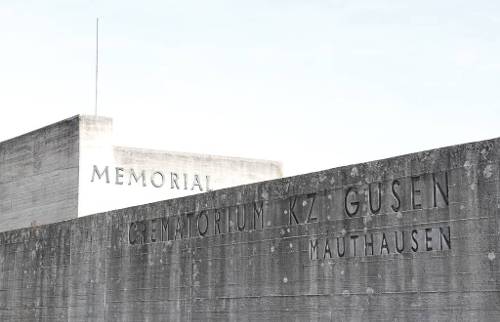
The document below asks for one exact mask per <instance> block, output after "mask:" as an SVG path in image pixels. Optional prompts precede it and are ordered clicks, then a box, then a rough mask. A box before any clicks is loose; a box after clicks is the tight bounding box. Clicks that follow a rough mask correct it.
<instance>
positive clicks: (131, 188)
mask: <svg viewBox="0 0 500 322" xmlns="http://www.w3.org/2000/svg"><path fill="white" fill-rule="evenodd" d="M80 124H81V129H80V133H81V134H80V138H81V139H80V150H81V153H80V182H79V216H86V215H89V214H94V213H98V212H103V211H109V210H114V209H119V208H125V207H129V206H135V205H140V204H145V203H149V202H154V201H159V200H165V199H171V198H177V197H181V196H186V195H192V194H196V193H202V192H206V191H208V190H215V189H221V188H227V187H232V186H237V185H242V184H247V183H252V182H258V181H264V180H270V179H276V178H280V177H281V176H282V173H281V165H280V164H279V163H277V162H273V161H266V160H253V159H243V158H234V157H225V156H213V155H202V154H194V153H184V152H171V151H159V150H149V149H141V148H131V147H124V146H115V145H113V126H112V120H111V119H109V118H103V117H98V118H95V117H92V116H80Z"/></svg>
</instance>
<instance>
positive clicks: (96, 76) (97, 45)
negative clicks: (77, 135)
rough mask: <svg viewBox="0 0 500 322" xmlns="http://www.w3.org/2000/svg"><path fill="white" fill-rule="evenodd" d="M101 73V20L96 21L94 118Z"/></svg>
mask: <svg viewBox="0 0 500 322" xmlns="http://www.w3.org/2000/svg"><path fill="white" fill-rule="evenodd" d="M98 72H99V18H97V20H96V33H95V106H94V116H97V80H98Z"/></svg>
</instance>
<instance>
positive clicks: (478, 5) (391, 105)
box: [0, 0, 500, 175]
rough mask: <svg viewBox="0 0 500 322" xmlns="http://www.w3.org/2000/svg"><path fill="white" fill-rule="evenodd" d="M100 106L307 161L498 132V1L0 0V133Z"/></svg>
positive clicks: (187, 147)
mask: <svg viewBox="0 0 500 322" xmlns="http://www.w3.org/2000/svg"><path fill="white" fill-rule="evenodd" d="M96 16H99V17H100V19H101V24H100V47H101V50H100V83H99V89H100V99H99V114H101V115H104V116H111V117H113V118H114V121H115V132H116V138H117V143H119V144H124V145H132V146H139V147H149V148H161V149H167V150H177V151H186V152H201V153H212V154H222V155H234V156H242V157H255V158H263V159H275V160H279V161H282V162H283V163H284V166H285V173H286V174H287V175H293V174H297V173H304V172H311V171H315V170H321V169H327V168H332V167H336V166H340V165H346V164H350V163H355V162H364V161H369V160H373V159H379V158H385V157H390V156H394V155H398V154H403V153H409V152H415V151H419V150H423V149H429V148H434V147H439V146H444V145H450V144H457V143H464V142H468V141H474V140H481V139H487V138H492V137H498V136H500V122H499V121H500V1H497V0H490V1H485V0H475V1H470V0H468V1H460V0H440V1H437V0H432V1H425V0H424V1H422V0H420V1H415V0H412V1H410V0H392V1H382V0H381V1H377V0H350V1H347V0H330V1H326V0H324V1H319V0H318V1H315V0H302V1H295V0H287V1H285V0H267V1H261V0H252V1H239V0H238V1H236V0H227V1H220V0H211V1H201V0H198V1H191V0H182V1H178V0H177V1H165V0H162V1H123V0H121V1H111V0H109V1H105V0H104V1H67V0H64V1H63V0H60V1H55V0H46V1H40V0H36V1H22V0H0V108H1V116H0V141H3V140H6V139H8V138H11V137H13V136H17V135H20V134H22V133H24V132H27V131H29V130H32V129H34V128H38V127H41V126H44V125H46V124H49V123H53V122H56V121H58V120H61V119H64V118H67V117H70V116H73V115H76V114H92V113H93V108H94V107H93V102H94V51H95V47H94V46H95V44H94V42H95V17H96Z"/></svg>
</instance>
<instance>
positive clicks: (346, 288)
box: [0, 139, 500, 321]
mask: <svg viewBox="0 0 500 322" xmlns="http://www.w3.org/2000/svg"><path fill="white" fill-rule="evenodd" d="M499 192H500V139H495V140H489V141H483V142H478V143H471V144H465V145H459V146H454V147H448V148H443V149H437V150H431V151H425V152H421V153H415V154H410V155H405V156H400V157H395V158H391V159H386V160H381V161H374V162H368V163H364V164H358V165H353V166H347V167H342V168H337V169H331V170H327V171H322V172H318V173H312V174H307V175H303V176H297V177H292V178H284V179H280V180H274V181H269V182H263V183H258V184H252V185H246V186H241V187H236V188H230V189H224V190H218V191H213V192H209V193H205V194H199V195H194V196H189V197H184V198H179V199H173V200H168V201H162V202H157V203H152V204H147V205H142V206H138V207H132V208H127V209H122V210H117V211H111V212H108V213H103V214H98V215H93V216H87V217H82V218H78V219H74V220H71V221H67V222H63V223H58V224H53V225H47V226H42V227H33V228H27V229H21V230H15V231H9V232H4V233H1V234H0V320H2V321H3V320H9V321H66V320H69V321H185V320H191V321H205V320H211V321H219V320H231V321H232V320H236V321H238V320H244V321H288V320H291V321H309V320H314V321H359V320H369V321H386V320H405V321H450V320H456V321H476V320H480V321H497V320H498V316H500V293H499V292H500V285H499V265H500V262H499V261H500V256H499V241H500V239H499V220H498V219H499V215H500V203H499V198H500V194H499Z"/></svg>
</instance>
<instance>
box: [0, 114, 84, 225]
mask: <svg viewBox="0 0 500 322" xmlns="http://www.w3.org/2000/svg"><path fill="white" fill-rule="evenodd" d="M78 129H79V128H78V117H72V118H69V119H67V120H64V121H61V122H58V123H55V124H52V125H49V126H47V127H44V128H42V129H39V130H36V131H33V132H30V133H27V134H25V135H22V136H20V137H17V138H13V139H11V140H8V141H5V142H0V223H1V225H0V226H1V227H0V231H4V230H12V229H17V228H21V227H28V226H30V225H31V224H38V225H40V224H47V223H53V222H57V221H62V220H67V219H70V218H75V217H76V212H77V207H78V157H79V156H78V134H79V133H78Z"/></svg>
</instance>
